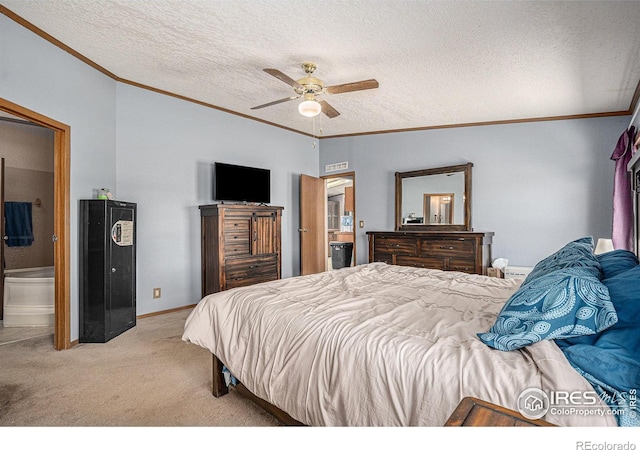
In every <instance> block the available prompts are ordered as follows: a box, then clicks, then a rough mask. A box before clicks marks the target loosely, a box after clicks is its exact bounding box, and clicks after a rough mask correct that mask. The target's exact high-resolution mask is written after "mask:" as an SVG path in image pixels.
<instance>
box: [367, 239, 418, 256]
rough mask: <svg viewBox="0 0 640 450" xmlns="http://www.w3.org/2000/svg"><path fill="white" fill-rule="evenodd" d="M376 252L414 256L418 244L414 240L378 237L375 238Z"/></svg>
mask: <svg viewBox="0 0 640 450" xmlns="http://www.w3.org/2000/svg"><path fill="white" fill-rule="evenodd" d="M376 251H380V252H383V253H392V254H394V255H416V254H417V253H418V243H417V241H416V239H415V238H403V237H389V238H387V237H379V238H376Z"/></svg>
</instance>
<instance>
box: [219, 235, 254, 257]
mask: <svg viewBox="0 0 640 450" xmlns="http://www.w3.org/2000/svg"><path fill="white" fill-rule="evenodd" d="M224 253H225V256H226V257H227V258H228V257H229V256H239V255H249V254H251V241H249V235H245V236H243V235H236V236H225V239H224Z"/></svg>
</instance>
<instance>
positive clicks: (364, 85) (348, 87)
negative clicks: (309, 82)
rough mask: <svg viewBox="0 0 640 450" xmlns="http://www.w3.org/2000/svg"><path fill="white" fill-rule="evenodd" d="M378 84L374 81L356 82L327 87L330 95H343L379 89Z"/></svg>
mask: <svg viewBox="0 0 640 450" xmlns="http://www.w3.org/2000/svg"><path fill="white" fill-rule="evenodd" d="M378 86H379V85H378V82H377V81H376V80H374V79H371V80H363V81H355V82H353V83H344V84H335V85H333V86H327V92H328V93H329V94H342V93H344V92H353V91H362V90H365V89H375V88H377V87H378Z"/></svg>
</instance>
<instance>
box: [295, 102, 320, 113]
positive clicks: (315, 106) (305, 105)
mask: <svg viewBox="0 0 640 450" xmlns="http://www.w3.org/2000/svg"><path fill="white" fill-rule="evenodd" d="M321 110H322V107H321V106H320V103H318V102H316V101H315V100H305V101H304V102H302V103H300V104H299V105H298V111H300V114H302V115H303V116H306V117H315V116H317V115H318V114H320V111H321Z"/></svg>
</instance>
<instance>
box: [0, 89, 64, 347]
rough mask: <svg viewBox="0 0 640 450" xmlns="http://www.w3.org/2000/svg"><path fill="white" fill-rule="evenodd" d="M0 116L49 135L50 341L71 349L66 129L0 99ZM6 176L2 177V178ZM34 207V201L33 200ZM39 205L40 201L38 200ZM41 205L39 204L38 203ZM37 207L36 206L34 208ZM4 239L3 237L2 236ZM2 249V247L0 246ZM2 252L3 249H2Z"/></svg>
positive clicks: (55, 122) (56, 345) (55, 345)
mask: <svg viewBox="0 0 640 450" xmlns="http://www.w3.org/2000/svg"><path fill="white" fill-rule="evenodd" d="M0 113H4V115H5V117H7V116H8V117H10V118H11V119H12V120H19V121H22V122H27V123H30V124H33V125H37V126H40V127H44V128H46V129H48V130H51V131H52V132H53V139H52V141H53V148H52V149H51V152H52V158H53V183H52V184H53V186H52V191H53V192H52V196H51V198H52V205H50V207H51V208H52V209H53V235H51V236H49V242H51V241H53V278H54V289H53V297H54V324H53V329H54V337H53V345H54V348H55V349H56V350H64V349H68V348H70V347H71V339H70V329H71V327H70V273H69V267H70V266H69V256H70V251H69V247H70V245H69V244H70V243H69V206H70V205H69V178H70V166H69V161H70V128H69V126H67V125H65V124H63V123H60V122H57V121H55V120H53V119H50V118H48V117H45V116H43V115H41V114H39V113H36V112H34V111H31V110H28V109H26V108H23V107H21V106H20V105H17V104H15V103H12V102H9V101H7V100H5V99H1V98H0ZM5 176H6V175H5ZM33 202H34V204H36V205H37V203H38V199H37V198H36V199H33ZM40 202H42V199H40ZM40 204H41V205H42V203H40ZM36 207H37V206H36ZM3 236H4V234H3ZM3 245H4V244H3ZM5 250H6V249H5Z"/></svg>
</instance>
